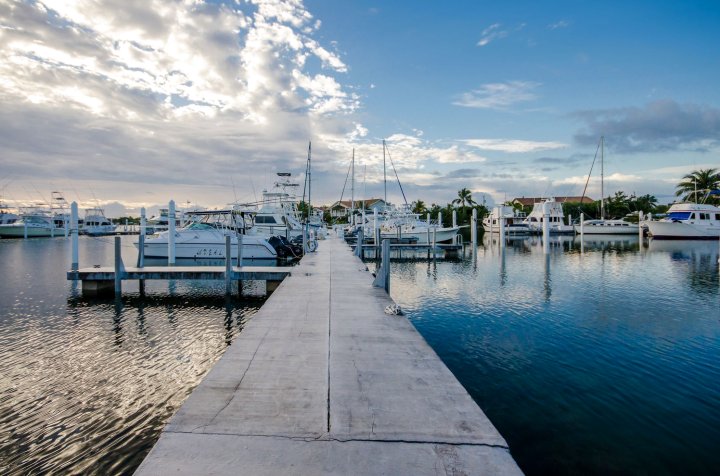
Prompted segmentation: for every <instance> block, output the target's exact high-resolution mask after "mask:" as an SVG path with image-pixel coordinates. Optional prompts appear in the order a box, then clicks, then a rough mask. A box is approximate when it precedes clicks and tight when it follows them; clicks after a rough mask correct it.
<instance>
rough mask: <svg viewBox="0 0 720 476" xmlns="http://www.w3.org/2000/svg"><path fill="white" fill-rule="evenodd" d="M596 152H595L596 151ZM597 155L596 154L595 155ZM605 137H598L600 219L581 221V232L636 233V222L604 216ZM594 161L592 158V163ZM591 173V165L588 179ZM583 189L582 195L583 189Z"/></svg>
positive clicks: (594, 233)
mask: <svg viewBox="0 0 720 476" xmlns="http://www.w3.org/2000/svg"><path fill="white" fill-rule="evenodd" d="M596 154H597V152H596ZM595 157H597V155H596V156H595ZM604 161H605V137H604V136H601V137H600V219H598V220H585V221H584V222H583V223H582V232H583V234H586V235H637V234H638V233H639V231H640V225H638V224H636V223H630V222H627V221H625V220H611V219H606V218H605V164H604ZM594 164H595V161H594V160H593V165H594ZM591 173H592V166H590V173H589V174H588V181H589V180H590V174H591ZM585 189H586V190H587V182H586V183H585ZM586 190H583V195H582V196H583V197H584V196H585V191H586ZM580 230H581V227H580V225H575V233H578V234H579V233H580Z"/></svg>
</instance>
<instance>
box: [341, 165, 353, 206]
mask: <svg viewBox="0 0 720 476" xmlns="http://www.w3.org/2000/svg"><path fill="white" fill-rule="evenodd" d="M350 167H352V164H350V165H348V171H347V174H345V184H344V185H343V188H342V192H341V193H340V201H339V202H338V203H342V199H343V195H345V187H346V186H347V181H348V177H350Z"/></svg>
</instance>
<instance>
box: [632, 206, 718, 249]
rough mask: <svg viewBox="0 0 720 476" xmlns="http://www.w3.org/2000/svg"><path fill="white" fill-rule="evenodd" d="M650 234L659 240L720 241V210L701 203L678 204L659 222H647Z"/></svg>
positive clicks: (645, 223) (644, 223)
mask: <svg viewBox="0 0 720 476" xmlns="http://www.w3.org/2000/svg"><path fill="white" fill-rule="evenodd" d="M643 225H645V226H647V228H648V233H649V234H650V236H652V237H653V238H658V239H680V240H682V239H692V240H717V239H720V208H719V207H716V206H714V205H708V204H699V203H676V204H674V205H672V206H671V207H670V209H669V210H668V213H667V216H666V217H665V218H663V219H661V220H658V221H646V222H643Z"/></svg>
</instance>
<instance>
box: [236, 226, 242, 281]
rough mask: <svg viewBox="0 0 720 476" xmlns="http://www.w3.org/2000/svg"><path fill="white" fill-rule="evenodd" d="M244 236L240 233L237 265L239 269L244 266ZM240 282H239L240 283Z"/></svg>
mask: <svg viewBox="0 0 720 476" xmlns="http://www.w3.org/2000/svg"><path fill="white" fill-rule="evenodd" d="M243 236H244V235H243V234H242V233H238V236H237V263H238V267H240V266H242V260H243ZM238 282H239V281H238Z"/></svg>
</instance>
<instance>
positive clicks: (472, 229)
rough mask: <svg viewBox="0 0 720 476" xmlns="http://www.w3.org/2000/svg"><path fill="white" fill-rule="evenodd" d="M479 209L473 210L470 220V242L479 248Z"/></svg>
mask: <svg viewBox="0 0 720 476" xmlns="http://www.w3.org/2000/svg"><path fill="white" fill-rule="evenodd" d="M477 231H478V230H477V208H473V211H472V219H471V220H470V241H472V245H473V246H477Z"/></svg>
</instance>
